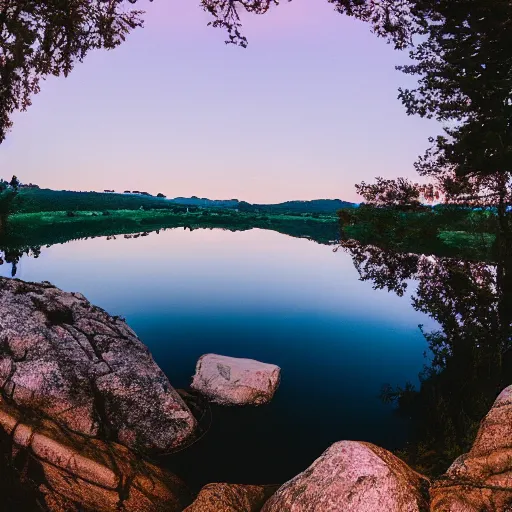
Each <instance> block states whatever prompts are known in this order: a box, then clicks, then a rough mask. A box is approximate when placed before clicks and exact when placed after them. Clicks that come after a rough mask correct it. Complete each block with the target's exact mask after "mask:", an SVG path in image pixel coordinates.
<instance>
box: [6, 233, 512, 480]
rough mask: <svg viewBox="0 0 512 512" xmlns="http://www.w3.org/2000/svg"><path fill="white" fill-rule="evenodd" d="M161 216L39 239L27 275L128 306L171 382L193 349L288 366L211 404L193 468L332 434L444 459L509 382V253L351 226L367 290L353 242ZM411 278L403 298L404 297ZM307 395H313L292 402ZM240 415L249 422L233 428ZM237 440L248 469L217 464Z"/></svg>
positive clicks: (301, 457) (222, 469)
mask: <svg viewBox="0 0 512 512" xmlns="http://www.w3.org/2000/svg"><path fill="white" fill-rule="evenodd" d="M184 230H186V231H187V232H186V233H185V232H184ZM164 231H166V230H165V229H159V230H155V231H154V232H150V231H143V232H140V233H135V234H133V233H126V234H123V233H121V234H110V235H108V236H107V237H95V236H90V237H84V239H83V240H82V241H75V242H73V243H72V244H66V245H65V246H64V245H62V246H60V247H57V246H52V247H50V245H47V246H44V245H43V246H42V247H43V252H44V253H45V254H46V249H48V251H47V252H48V256H49V257H48V258H42V260H44V261H40V262H38V265H37V266H34V265H29V267H28V273H25V274H24V272H21V277H23V278H28V279H37V280H48V279H49V280H50V281H52V282H54V284H56V285H57V286H60V287H62V288H64V289H68V290H78V291H81V292H83V293H85V294H86V296H87V297H88V298H89V299H91V300H92V301H93V302H95V303H97V304H98V305H100V306H102V307H105V309H107V310H108V311H109V312H111V313H112V314H121V315H123V316H126V318H127V320H128V322H129V323H130V325H132V327H134V328H135V330H136V331H137V332H138V333H139V334H140V335H141V338H142V339H143V340H144V342H145V343H146V344H148V346H149V347H150V350H151V351H152V353H153V355H154V357H155V359H156V360H157V362H158V364H159V365H160V366H161V367H162V368H163V369H164V371H165V372H166V373H167V375H168V376H169V377H170V379H171V382H172V383H173V384H175V385H177V386H179V387H186V386H188V384H189V380H190V376H191V375H192V373H193V368H194V365H195V361H196V360H197V358H198V357H199V356H200V355H202V354H203V353H206V352H218V353H223V354H226V355H232V356H235V357H253V358H255V359H260V360H264V361H268V362H273V363H275V364H278V365H280V366H281V367H282V368H283V374H284V375H285V378H284V379H283V384H282V387H281V389H280V391H279V394H278V396H276V399H275V401H274V403H272V404H271V405H270V406H269V407H268V408H265V409H264V410H258V411H256V412H255V411H216V417H215V421H214V424H213V428H212V430H211V432H209V434H208V436H206V438H205V440H203V441H202V442H201V443H199V444H198V446H197V447H194V448H193V449H191V450H190V451H189V452H187V453H183V455H182V457H181V459H180V460H177V464H178V466H179V469H180V471H181V472H184V473H189V477H190V478H191V479H192V478H196V479H198V480H200V481H201V482H203V483H204V482H206V481H210V480H211V479H219V478H221V479H222V478H223V479H225V480H230V479H231V480H232V479H233V478H242V479H243V480H245V481H246V482H252V483H254V482H260V483H265V482H267V483H268V481H282V480H284V479H287V478H289V477H291V476H293V474H295V473H297V472H299V471H300V470H301V469H303V467H305V466H306V465H307V463H309V462H310V460H313V459H314V457H315V456H317V455H318V454H319V453H320V452H321V451H322V450H323V449H325V448H326V447H327V445H328V444H330V443H331V442H334V441H337V440H339V439H341V438H353V439H364V440H368V441H373V442H376V443H377V444H381V445H383V446H385V447H387V448H391V449H396V448H397V447H399V446H400V445H401V446H402V450H401V452H400V454H401V455H402V456H403V457H404V458H405V459H406V460H407V461H408V462H409V463H410V464H411V465H413V466H414V467H415V468H417V469H418V470H420V471H422V472H424V473H427V474H431V475H436V474H440V473H442V472H443V471H444V470H445V469H446V467H447V466H448V465H449V464H450V463H451V462H452V461H453V460H454V458H456V457H457V456H458V455H460V454H461V453H463V452H464V451H466V450H467V449H468V447H469V446H470V444H471V442H472V441H473V437H474V435H475V433H476V428H477V426H478V423H479V421H480V420H481V418H482V417H483V416H484V415H485V413H486V412H487V410H488V408H489V407H490V405H491V403H492V401H493V400H494V398H495V397H496V395H497V394H498V392H499V391H500V390H501V389H502V388H503V387H505V386H506V385H508V384H510V382H512V362H511V361H510V359H511V358H510V351H509V346H510V340H511V323H512V318H511V316H512V303H511V300H512V293H511V290H512V287H511V282H510V281H511V279H510V276H511V269H510V264H511V263H510V260H507V258H504V257H502V258H495V261H488V262H486V261H468V260H466V259H462V258H453V257H441V256H436V255H424V254H421V253H419V252H418V253H414V252H410V253H406V252H401V251H397V250H393V249H392V248H386V249H383V248H382V247H379V246H377V245H371V244H363V243H361V242H358V241H355V240H344V241H343V242H342V243H341V245H340V246H339V249H340V251H339V252H345V253H347V254H348V255H349V256H350V258H351V260H352V264H353V266H354V267H355V269H356V270H357V273H358V275H359V278H360V280H361V281H363V282H367V283H368V284H371V285H372V288H373V289H375V290H381V292H372V291H371V290H370V289H369V287H368V286H356V284H357V280H356V279H354V277H355V276H354V275H353V274H354V269H353V268H349V267H352V265H351V263H350V260H349V259H348V258H345V259H346V260H347V265H345V264H344V263H343V261H345V259H339V258H336V259H332V258H328V257H327V256H328V255H329V253H330V251H325V250H321V251H319V250H316V249H315V250H308V248H307V244H306V246H305V245H304V242H303V241H301V240H295V241H294V242H293V243H292V242H291V241H289V240H290V239H287V238H285V237H281V236H280V235H278V234H272V235H270V234H268V232H264V231H260V230H254V231H251V232H250V233H249V232H247V233H243V234H242V233H239V234H237V236H235V234H234V233H226V234H221V233H222V232H220V231H214V232H212V231H209V230H201V231H196V230H195V229H194V228H193V227H181V229H173V230H169V231H168V232H167V233H165V235H160V236H158V237H157V236H154V235H157V234H160V233H161V232H164ZM189 231H190V232H192V231H194V233H193V234H192V233H190V232H189ZM150 234H151V236H148V235H150ZM88 238H89V240H88V241H86V240H87V239H88ZM137 238H139V240H137V241H136V242H135V241H132V239H137ZM309 238H310V239H313V240H315V236H311V237H309ZM316 238H318V239H319V240H323V239H324V238H323V235H322V236H318V237H316ZM92 239H95V240H92ZM7 242H9V241H7ZM9 244H10V245H9ZM9 244H7V243H5V240H4V243H3V244H1V243H0V247H2V248H3V249H2V250H3V257H2V262H4V263H6V264H11V265H12V269H11V270H12V271H11V274H12V275H13V276H14V275H16V274H17V270H18V265H19V262H20V260H21V259H22V258H27V260H30V259H31V258H32V257H33V258H38V257H39V256H40V254H41V252H42V251H41V246H28V245H25V246H24V245H22V244H19V243H18V245H14V244H12V242H9ZM312 245H314V244H312ZM316 247H317V249H324V248H321V247H318V246H316ZM311 249H313V247H311ZM331 256H332V255H331ZM141 262H147V263H150V264H146V263H144V265H142V266H141ZM36 267H37V268H36ZM77 267H80V275H79V274H78V273H77V272H76V268H77ZM134 269H137V271H134ZM135 290H136V291H137V293H134V291H135ZM383 291H387V292H392V293H393V294H395V295H397V296H398V297H403V299H401V300H398V298H396V301H395V300H392V298H391V297H390V296H387V294H385V293H384V295H383V294H382V292H383ZM408 293H410V294H411V295H410V303H411V305H412V308H411V307H410V306H409V308H407V307H405V305H404V301H405V300H406V299H405V297H406V296H407V294H408ZM379 294H380V295H379ZM212 297H214V298H215V300H212ZM414 310H415V311H414ZM199 317H200V318H201V322H197V318H199ZM420 322H421V323H422V324H427V323H428V324H429V326H426V327H423V326H421V332H422V333H423V336H424V338H425V340H426V343H427V348H428V349H427V351H426V354H425V355H426V358H425V359H423V361H424V363H425V367H424V369H423V371H422V373H421V375H420V380H419V384H418V381H417V379H416V375H417V373H418V371H419V370H420V368H421V352H422V351H423V350H424V348H423V347H422V345H421V343H420V342H419V338H420V337H421V335H420V330H418V329H417V328H416V327H415V326H416V325H417V324H418V323H420ZM432 326H436V327H435V328H433V327H432ZM414 331H416V332H417V333H416V334H415V333H414ZM169 332H172V336H171V337H169ZM166 340H169V341H166ZM171 340H172V342H171ZM418 352H419V354H418ZM305 376H306V377H307V378H305ZM408 380H409V382H408ZM386 381H389V382H391V384H387V385H386V384H384V383H385V382H386ZM402 381H403V382H402ZM400 382H402V384H400V385H397V384H398V383H400ZM381 385H382V392H381V395H382V398H383V399H384V401H386V402H394V403H396V404H397V406H398V407H397V409H398V413H399V416H398V417H397V418H395V419H394V420H393V419H391V418H390V417H389V415H388V410H387V409H386V407H380V406H379V405H377V404H376V403H375V401H374V397H376V396H377V395H378V394H379V388H380V386H381ZM304 397H307V401H308V409H307V410H305V409H304V407H301V406H300V405H297V404H300V403H302V402H303V401H304ZM335 403H336V404H337V407H336V408H335V410H334V409H333V407H332V404H335ZM400 416H401V417H400ZM316 418H322V421H317V420H316ZM410 418H412V422H413V428H412V429H410V428H409V427H408V424H409V419H410ZM376 422H377V423H379V424H380V428H379V431H378V432H376V429H375V428H374V427H373V425H375V424H376ZM241 425H245V428H244V429H242V430H243V438H242V437H241V434H237V433H236V432H233V431H232V430H230V429H232V428H233V426H236V428H237V429H238V430H239V427H240V426H241ZM290 432H293V435H291V434H290ZM406 439H408V442H407V444H406V445H405V446H404V443H405V441H406ZM297 444H301V445H302V446H303V448H301V451H300V453H299V452H298V451H297V449H296V446H297ZM240 450H244V451H245V452H246V453H247V454H248V455H247V457H248V458H251V460H252V461H253V464H252V466H251V468H249V469H246V470H244V471H245V473H244V475H240V474H239V473H238V470H235V471H234V472H233V468H232V466H231V465H230V464H229V463H228V462H226V464H223V465H222V466H220V465H219V463H218V460H219V457H222V456H224V455H226V460H227V461H229V455H230V454H231V455H232V456H233V457H234V456H236V452H238V451H240ZM194 451H196V452H197V453H196V454H195V455H194V453H193V452H194ZM249 455H250V456H249ZM276 456H278V458H280V460H282V461H283V463H282V464H281V463H280V464H276V465H275V467H273V468H266V469H265V475H262V473H261V468H263V467H264V465H265V463H264V460H268V458H269V457H276ZM199 461H202V465H201V470H198V465H199ZM209 461H210V462H209ZM268 479H270V480H268Z"/></svg>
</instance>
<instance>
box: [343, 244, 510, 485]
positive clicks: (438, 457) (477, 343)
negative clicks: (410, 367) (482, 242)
mask: <svg viewBox="0 0 512 512" xmlns="http://www.w3.org/2000/svg"><path fill="white" fill-rule="evenodd" d="M341 248H342V249H343V250H344V251H346V252H347V253H349V254H350V255H351V257H352V260H353V262H354V265H355V267H356V269H357V270H358V272H359V276H360V279H361V280H363V281H370V282H371V283H372V284H373V287H374V288H375V289H387V290H389V291H393V292H395V293H396V294H398V295H400V296H402V295H404V294H405V293H406V291H407V290H408V289H409V287H410V284H411V280H414V282H415V290H414V292H413V293H412V295H411V303H412V306H413V308H414V309H415V310H416V311H420V312H422V313H425V314H427V315H429V316H430V317H431V318H432V319H433V320H435V321H436V322H437V323H438V324H439V326H440V328H439V329H435V330H428V329H423V328H422V326H420V328H422V330H423V334H424V336H425V339H426V341H427V342H428V347H429V351H428V353H427V354H426V355H427V357H428V362H427V364H426V365H425V368H424V371H423V372H422V374H421V375H420V387H419V389H416V388H415V386H413V385H412V384H409V383H405V385H404V386H399V387H392V386H390V385H385V386H383V391H382V398H383V399H384V400H386V401H395V402H396V403H397V404H398V406H399V411H400V412H401V413H403V414H406V415H408V416H411V417H412V418H413V421H414V429H413V432H414V433H413V436H412V438H411V439H410V440H409V443H408V445H407V446H406V447H405V449H404V450H403V451H402V452H401V455H402V456H403V457H404V458H405V459H407V461H408V462H409V463H410V464H412V465H414V466H415V467H416V468H417V469H419V470H420V471H422V472H424V473H427V474H431V475H436V474H440V473H442V472H443V471H444V470H446V468H447V467H448V466H449V465H450V464H451V462H452V461H453V460H454V459H455V458H456V457H457V456H458V455H460V454H461V453H464V452H465V451H467V450H468V448H469V447H470V445H471V443H472V441H473V440H474V436H475V435H476V429H477V428H478V424H479V421H480V420H481V419H482V417H483V416H484V415H485V414H486V412H487V410H488V409H489V407H490V405H491V404H492V402H493V400H494V399H495V397H496V396H497V394H498V393H499V392H500V391H501V390H502V389H503V388H504V387H505V386H507V385H509V384H510V383H511V382H512V361H511V357H510V345H511V343H510V342H511V330H512V302H511V301H512V286H511V275H512V269H511V263H512V262H511V261H510V260H507V259H506V258H501V259H498V260H497V261H495V262H492V263H491V262H472V261H466V260H463V259H457V258H441V257H437V256H432V255H430V256H425V255H422V254H413V253H400V252H396V251H393V250H390V249H387V250H384V249H381V248H379V247H376V246H373V245H365V244H361V243H360V242H357V241H355V240H347V241H344V242H343V243H342V245H341Z"/></svg>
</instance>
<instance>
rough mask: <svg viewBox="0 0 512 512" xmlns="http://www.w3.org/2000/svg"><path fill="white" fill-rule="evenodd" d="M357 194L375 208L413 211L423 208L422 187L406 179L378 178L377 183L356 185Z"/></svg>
mask: <svg viewBox="0 0 512 512" xmlns="http://www.w3.org/2000/svg"><path fill="white" fill-rule="evenodd" d="M356 190H357V193H358V194H359V195H361V196H363V198H364V200H365V202H366V204H368V205H370V206H375V207H382V206H387V207H394V208H396V209H399V210H412V209H418V208H420V207H421V202H420V185H418V184H417V183H412V182H410V181H409V180H408V179H406V178H397V179H396V180H386V179H384V178H380V177H378V178H376V183H370V184H367V183H365V182H364V181H362V182H361V183H360V184H359V185H356Z"/></svg>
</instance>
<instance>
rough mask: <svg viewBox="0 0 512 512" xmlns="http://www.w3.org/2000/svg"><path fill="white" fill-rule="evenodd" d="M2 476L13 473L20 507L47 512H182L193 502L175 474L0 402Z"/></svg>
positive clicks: (126, 450) (120, 446)
mask: <svg viewBox="0 0 512 512" xmlns="http://www.w3.org/2000/svg"><path fill="white" fill-rule="evenodd" d="M0 443H1V444H0V447H1V449H0V455H1V457H2V463H3V470H4V472H3V475H2V477H4V476H5V472H6V469H11V470H13V471H15V472H16V473H17V475H18V478H20V480H21V482H22V484H24V485H25V489H24V490H23V491H21V492H22V494H23V495H24V496H26V498H27V499H26V501H25V503H23V505H22V507H19V506H18V507H16V508H8V507H7V508H5V509H4V508H2V510H25V511H27V512H28V511H32V510H34V511H35V510H48V511H50V512H110V511H114V510H116V511H119V512H121V511H123V512H164V511H165V512H181V511H182V510H183V509H184V508H185V507H186V505H187V504H189V503H190V501H191V496H190V493H189V491H188V489H187V488H186V486H185V484H184V483H183V482H182V481H181V480H180V479H179V478H178V477H176V476H175V475H173V474H172V473H169V472H168V471H165V470H163V469H161V468H158V467H156V466H154V465H153V464H151V463H149V462H147V461H145V460H143V459H142V458H140V457H139V456H137V455H135V454H134V453H132V452H131V451H130V450H129V449H127V448H126V447H124V446H122V445H120V444H117V443H113V442H105V441H100V440H98V439H91V438H86V437H84V436H81V435H78V434H72V433H70V432H69V431H68V430H66V429H64V428H63V427H60V426H58V425H57V424H56V423H54V422H52V421H51V420H48V419H44V418H38V417H37V416H34V415H33V414H30V413H29V414H23V413H21V412H20V411H19V409H17V408H16V407H15V406H12V405H9V404H7V403H5V401H4V400H2V399H0Z"/></svg>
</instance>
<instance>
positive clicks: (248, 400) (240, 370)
mask: <svg viewBox="0 0 512 512" xmlns="http://www.w3.org/2000/svg"><path fill="white" fill-rule="evenodd" d="M280 374H281V369H280V368H279V367H278V366H276V365H274V364H267V363H260V362H259V361H255V360H253V359H239V358H236V357H227V356H219V355H216V354H205V355H204V356H201V357H200V358H199V361H198V362H197V365H196V373H195V375H194V379H193V381H192V386H191V387H192V388H193V389H195V390H197V391H199V392H200V393H202V394H203V395H206V396H207V397H208V398H209V399H210V400H212V401H213V402H215V403H218V404H221V405H247V404H250V405H261V404H265V403H267V402H269V401H270V400H271V399H272V397H273V396H274V393H275V392H276V389H277V387H278V386H279V380H280Z"/></svg>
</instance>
